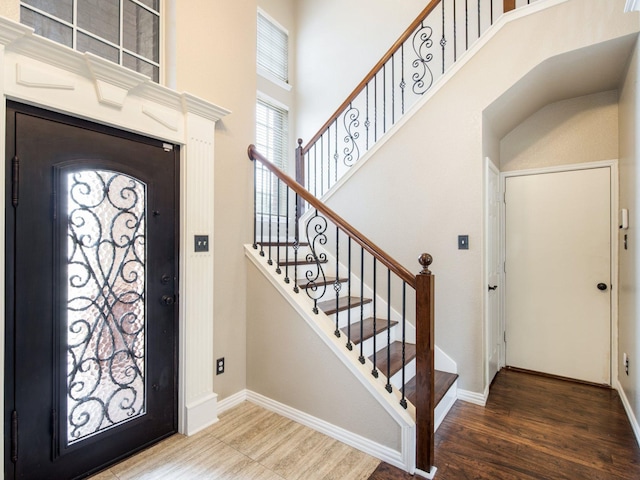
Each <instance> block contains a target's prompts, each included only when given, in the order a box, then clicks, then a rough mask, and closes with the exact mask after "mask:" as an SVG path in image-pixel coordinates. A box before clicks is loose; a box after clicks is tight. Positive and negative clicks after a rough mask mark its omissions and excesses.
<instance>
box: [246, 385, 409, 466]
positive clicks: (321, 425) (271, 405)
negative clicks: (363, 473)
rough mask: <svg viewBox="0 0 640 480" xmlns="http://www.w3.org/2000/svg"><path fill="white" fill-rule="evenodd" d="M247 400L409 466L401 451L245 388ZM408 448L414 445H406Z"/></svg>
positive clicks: (353, 445) (361, 449)
mask: <svg viewBox="0 0 640 480" xmlns="http://www.w3.org/2000/svg"><path fill="white" fill-rule="evenodd" d="M247 400H248V401H250V402H253V403H255V404H256V405H259V406H261V407H263V408H266V409H267V410H271V411H272V412H275V413H277V414H279V415H282V416H283V417H286V418H288V419H290V420H293V421H294V422H298V423H300V424H302V425H305V426H307V427H309V428H312V429H313V430H315V431H317V432H320V433H323V434H325V435H327V436H329V437H331V438H335V439H336V440H338V441H340V442H342V443H345V444H347V445H349V446H351V447H353V448H356V449H358V450H360V451H361V452H364V453H366V454H369V455H371V456H373V457H376V458H379V459H380V460H382V461H384V462H387V463H389V464H390V465H393V466H395V467H398V468H401V469H403V470H407V469H408V468H410V467H409V466H407V465H405V464H404V461H403V456H402V452H399V451H396V450H393V449H391V448H389V447H386V446H384V445H380V444H379V443H376V442H374V441H372V440H369V439H368V438H364V437H362V436H360V435H358V434H355V433H353V432H349V431H348V430H345V429H344V428H341V427H338V426H336V425H333V424H331V423H329V422H326V421H324V420H322V419H319V418H316V417H314V416H312V415H309V414H308V413H305V412H301V411H300V410H296V409H295V408H292V407H290V406H288V405H285V404H283V403H280V402H277V401H275V400H272V399H270V398H268V397H265V396H264V395H261V394H259V393H256V392H252V391H251V390H247ZM408 448H414V447H411V446H408Z"/></svg>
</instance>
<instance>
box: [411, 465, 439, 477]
mask: <svg viewBox="0 0 640 480" xmlns="http://www.w3.org/2000/svg"><path fill="white" fill-rule="evenodd" d="M437 471H438V469H437V468H436V467H431V470H430V471H429V472H424V471H422V470H420V469H419V468H416V471H415V474H416V475H418V476H420V477H422V478H428V479H429V480H432V479H433V478H434V477H435V476H436V472H437Z"/></svg>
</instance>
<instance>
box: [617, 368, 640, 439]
mask: <svg viewBox="0 0 640 480" xmlns="http://www.w3.org/2000/svg"><path fill="white" fill-rule="evenodd" d="M616 384H617V385H616V388H617V389H618V395H620V400H622V405H623V406H624V410H625V412H627V417H629V423H631V428H632V429H633V434H634V435H635V436H636V442H638V446H640V425H639V424H638V419H637V418H636V415H635V414H634V413H633V408H631V403H629V399H628V398H627V394H626V393H625V391H624V388H622V385H621V384H620V380H616Z"/></svg>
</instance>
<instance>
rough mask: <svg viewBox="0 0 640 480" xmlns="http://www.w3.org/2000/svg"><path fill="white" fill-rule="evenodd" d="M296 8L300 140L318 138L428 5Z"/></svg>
mask: <svg viewBox="0 0 640 480" xmlns="http://www.w3.org/2000/svg"><path fill="white" fill-rule="evenodd" d="M296 3H297V9H298V10H297V24H298V43H297V68H296V77H295V88H296V104H297V109H298V121H297V128H296V129H295V130H294V131H295V132H296V135H297V136H299V137H301V138H302V139H303V140H304V144H305V145H306V143H307V140H308V139H309V138H310V137H311V136H312V135H314V134H315V133H316V131H317V130H318V129H319V128H320V127H321V126H322V124H323V123H324V122H325V121H326V120H327V119H328V118H329V116H330V115H331V114H332V113H333V112H334V111H335V110H336V109H337V108H338V106H340V104H341V103H342V102H343V101H344V99H345V98H347V95H349V94H350V93H351V92H352V91H353V89H354V88H355V87H356V86H357V85H358V83H360V81H361V80H362V79H363V78H364V76H365V75H366V74H367V73H369V71H370V70H371V69H372V68H373V66H374V65H375V64H376V63H378V60H380V58H381V57H382V55H384V53H385V52H386V51H387V50H388V49H389V48H390V47H391V45H393V43H394V42H395V41H396V40H397V39H398V38H399V37H400V35H401V34H402V33H403V32H404V31H405V30H406V28H407V27H408V26H409V24H411V22H412V21H413V20H414V19H415V18H416V17H417V16H418V14H419V13H420V12H421V11H422V10H423V9H424V8H425V6H426V5H427V3H428V2H425V1H424V0H350V1H349V2H346V3H345V2H344V1H341V0H323V1H317V0H300V1H298V2H296Z"/></svg>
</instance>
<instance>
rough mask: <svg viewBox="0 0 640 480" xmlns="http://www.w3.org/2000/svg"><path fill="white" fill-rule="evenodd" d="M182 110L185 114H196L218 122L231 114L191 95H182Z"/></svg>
mask: <svg viewBox="0 0 640 480" xmlns="http://www.w3.org/2000/svg"><path fill="white" fill-rule="evenodd" d="M182 108H183V111H184V113H195V114H196V115H198V116H200V117H204V118H207V119H209V120H213V121H214V122H217V121H218V120H220V119H221V118H222V117H224V116H225V115H229V114H230V113H231V111H230V110H227V109H226V108H222V107H218V106H217V105H213V104H212V103H209V102H207V101H206V100H203V99H201V98H199V97H196V96H195V95H192V94H190V93H186V92H185V93H183V94H182Z"/></svg>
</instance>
